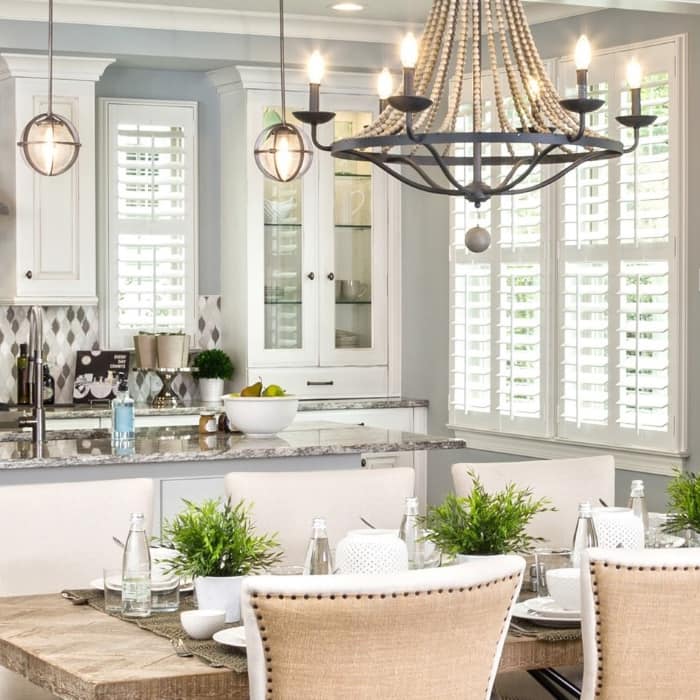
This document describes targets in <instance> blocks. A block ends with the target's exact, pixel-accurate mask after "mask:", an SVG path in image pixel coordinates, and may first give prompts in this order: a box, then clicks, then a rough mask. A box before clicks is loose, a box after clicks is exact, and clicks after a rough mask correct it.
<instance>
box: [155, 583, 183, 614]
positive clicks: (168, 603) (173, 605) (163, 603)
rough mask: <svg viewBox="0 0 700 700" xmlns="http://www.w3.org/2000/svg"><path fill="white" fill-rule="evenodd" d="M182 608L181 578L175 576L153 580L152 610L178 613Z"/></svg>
mask: <svg viewBox="0 0 700 700" xmlns="http://www.w3.org/2000/svg"><path fill="white" fill-rule="evenodd" d="M179 607H180V577H179V576H176V575H174V574H167V575H164V576H159V577H158V578H151V610H152V611H153V612H176V611H177V610H178V608H179Z"/></svg>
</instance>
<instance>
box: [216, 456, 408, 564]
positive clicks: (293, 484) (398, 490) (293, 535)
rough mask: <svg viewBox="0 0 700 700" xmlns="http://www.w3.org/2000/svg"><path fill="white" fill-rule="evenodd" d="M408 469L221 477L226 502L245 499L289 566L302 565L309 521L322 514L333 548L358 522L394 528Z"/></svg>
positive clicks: (359, 524)
mask: <svg viewBox="0 0 700 700" xmlns="http://www.w3.org/2000/svg"><path fill="white" fill-rule="evenodd" d="M414 482H415V473H414V471H413V469H410V468H406V467H396V468H394V469H347V470H345V469H343V470H328V471H308V472H231V473H229V474H227V475H226V477H225V479H224V488H225V491H226V497H227V498H230V499H231V502H232V503H237V502H238V501H240V500H241V499H245V500H246V501H247V502H248V503H251V504H252V515H253V519H254V521H255V524H256V527H257V529H258V531H259V532H266V533H273V532H274V533H277V540H278V541H279V543H280V547H281V549H282V551H283V552H284V558H285V561H286V562H287V563H289V564H302V563H303V562H304V557H305V554H306V548H307V545H308V543H309V535H310V534H311V521H312V519H313V518H315V517H325V518H326V519H327V524H328V539H329V541H330V544H331V547H335V546H336V545H337V544H338V542H339V541H340V539H342V538H343V537H344V536H345V534H346V533H347V531H348V530H357V529H358V528H363V527H364V525H363V524H362V521H361V520H360V518H361V517H363V518H365V519H366V520H368V521H369V522H371V523H372V524H373V525H374V526H375V527H378V528H395V529H398V527H399V525H400V523H401V517H402V515H403V510H404V502H405V499H406V497H407V496H412V495H413V488H414Z"/></svg>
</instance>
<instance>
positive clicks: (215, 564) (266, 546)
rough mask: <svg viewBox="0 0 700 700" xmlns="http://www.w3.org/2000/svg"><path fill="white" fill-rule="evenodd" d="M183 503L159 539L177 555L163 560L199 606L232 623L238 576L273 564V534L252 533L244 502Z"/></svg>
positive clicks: (237, 609) (235, 613)
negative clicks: (188, 581) (189, 584)
mask: <svg viewBox="0 0 700 700" xmlns="http://www.w3.org/2000/svg"><path fill="white" fill-rule="evenodd" d="M183 500H184V499H183ZM184 503H185V509H184V510H183V511H181V512H180V513H178V514H177V515H176V516H175V517H174V518H173V519H172V520H170V521H166V523H165V524H164V526H163V537H164V539H165V540H169V541H170V542H171V543H172V547H173V548H174V549H175V550H176V551H177V555H175V556H173V557H172V558H171V559H169V561H168V564H169V567H170V570H171V571H173V572H175V573H176V574H179V575H180V576H191V577H192V578H193V579H194V586H195V590H196V592H197V605H198V606H199V607H200V608H203V609H205V608H206V609H209V608H213V609H220V610H226V622H235V621H236V620H238V619H240V595H241V581H242V580H243V577H244V576H247V575H249V574H255V573H258V572H260V571H263V570H265V569H267V568H269V567H270V566H272V565H273V564H276V563H278V562H279V561H280V559H281V558H282V553H281V552H279V551H275V550H276V548H277V547H278V542H277V541H276V540H275V536H274V535H268V534H264V535H258V534H256V532H255V525H254V524H253V520H252V518H251V516H250V507H251V506H250V505H246V503H245V501H240V502H238V503H237V504H236V505H231V502H230V501H227V502H225V503H223V504H222V503H221V501H220V500H219V499H210V500H206V501H204V502H203V503H201V504H197V503H192V502H191V501H188V500H184Z"/></svg>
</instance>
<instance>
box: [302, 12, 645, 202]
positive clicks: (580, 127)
mask: <svg viewBox="0 0 700 700" xmlns="http://www.w3.org/2000/svg"><path fill="white" fill-rule="evenodd" d="M484 44H485V46H486V49H487V55H488V62H489V64H490V65H489V66H488V68H487V69H485V68H484V66H483V63H482V60H483V59H482V54H483V53H484ZM499 53H500V61H499ZM403 63H404V69H403V91H402V93H401V94H398V95H393V96H391V97H389V98H388V99H386V100H382V101H381V102H380V114H379V116H378V118H377V119H376V120H375V121H374V122H373V123H372V124H370V125H369V126H366V127H365V128H364V129H363V130H362V132H361V133H359V134H356V135H353V136H351V137H349V138H344V139H340V140H338V141H334V142H332V143H330V144H323V143H321V142H320V141H319V137H318V127H319V126H320V125H321V124H325V123H326V122H329V121H331V120H332V119H333V118H334V117H335V114H334V113H333V112H324V111H321V110H320V84H318V83H316V84H315V83H311V84H310V86H309V109H308V110H306V111H297V112H295V113H294V116H295V117H296V118H297V119H298V120H299V121H301V122H303V123H305V124H307V125H309V126H310V131H311V139H312V142H313V143H314V145H315V146H316V147H317V148H318V149H319V150H321V151H326V152H328V153H330V154H331V155H332V156H333V157H335V158H341V159H345V160H356V161H357V160H360V161H367V162H370V163H373V164H374V165H376V166H377V167H379V168H380V169H381V170H383V171H385V172H387V173H388V174H389V175H391V176H392V177H394V178H396V179H397V180H399V181H401V182H402V183H404V184H406V185H409V186H411V187H413V188H415V189H418V190H421V191H424V192H431V193H435V194H441V195H448V196H457V197H464V198H466V199H467V200H468V201H470V202H472V203H474V204H475V205H476V206H477V207H479V206H480V205H481V204H482V203H484V202H486V201H488V200H489V199H490V198H491V197H493V196H497V195H511V196H514V195H519V194H524V193H527V192H532V191H534V190H537V189H541V188H543V187H546V186H548V185H550V184H553V183H554V182H556V181H557V180H559V179H561V178H562V177H564V176H565V175H566V174H567V173H569V172H571V171H572V170H574V169H575V168H577V167H579V166H580V165H583V164H584V163H590V162H592V161H602V160H608V159H612V158H618V157H620V156H622V155H623V154H626V153H630V152H632V151H634V150H635V149H636V148H637V146H638V145H639V140H640V130H641V129H642V128H644V127H647V126H649V125H651V124H653V123H654V121H655V120H656V117H655V116H654V115H643V114H641V84H640V85H634V86H631V87H630V91H631V105H632V109H631V114H629V115H624V116H618V117H616V120H617V122H618V123H619V124H621V125H622V126H623V127H626V128H629V129H632V131H633V140H632V143H631V144H630V145H628V146H625V145H624V144H623V143H622V141H619V140H616V139H612V138H609V137H608V136H604V135H601V134H598V133H595V132H593V131H591V130H590V129H589V128H588V125H587V115H588V114H590V113H592V112H595V111H597V110H599V109H600V108H601V107H602V106H603V105H604V104H605V103H604V101H603V100H599V99H594V98H591V97H589V96H588V94H589V92H588V79H587V75H588V71H587V65H585V66H583V67H581V66H578V65H577V71H576V75H577V87H578V96H577V97H574V98H569V99H561V98H560V96H559V95H558V93H557V91H556V89H555V88H554V86H553V84H552V82H551V80H550V78H549V76H548V74H547V70H546V68H545V66H544V63H543V61H542V59H541V58H540V55H539V52H538V51H537V47H536V46H535V42H534V39H533V37H532V34H531V31H530V27H529V25H528V24H527V19H526V17H525V12H524V10H523V7H522V0H433V5H432V9H431V12H430V15H429V17H428V21H427V24H426V27H425V32H424V34H423V37H422V40H421V46H420V51H419V53H418V55H417V60H416V61H415V62H413V65H411V63H412V61H410V59H409V60H408V61H403ZM450 69H452V70H453V74H452V80H448V79H447V72H448V70H450ZM486 70H488V71H489V75H488V77H489V78H490V80H491V83H492V87H493V94H494V105H493V111H494V113H495V117H494V120H496V119H497V121H498V125H499V126H500V131H493V130H492V131H486V130H484V129H483V128H482V125H483V115H484V113H485V100H484V98H483V85H482V83H483V81H484V80H485V78H486V76H485V75H484V73H485V72H486ZM501 73H505V78H504V77H499V75H500V74H501ZM469 74H471V78H472V95H471V97H472V111H473V124H474V130H473V131H470V132H459V131H455V126H456V123H457V117H458V114H459V109H460V106H461V105H462V104H463V86H464V84H465V80H466V78H467V76H468V75H469ZM502 80H504V81H505V82H506V83H507V86H508V89H509V91H510V95H511V98H512V103H513V106H514V108H515V113H516V115H517V116H516V119H515V120H513V119H511V118H509V117H508V114H507V110H506V108H505V100H504V88H505V86H503V85H501V81H502ZM426 95H429V97H428V96H426ZM443 98H446V104H447V109H446V112H447V113H446V115H445V118H444V120H443V123H442V126H441V127H440V128H439V129H438V130H433V128H432V127H433V125H434V122H435V120H436V118H437V115H438V108H439V105H440V103H441V99H443ZM457 145H461V146H463V150H464V152H465V154H464V155H457V154H455V146H457ZM469 145H470V146H471V148H469V149H468V148H467V147H468V146H469ZM524 146H529V147H530V150H529V151H528V152H527V153H523V147H524ZM488 147H497V148H499V150H500V151H501V152H500V153H499V154H494V153H492V152H491V150H493V149H489V148H488ZM468 150H469V151H470V153H467V151H468ZM540 165H551V166H561V167H560V168H559V169H558V170H557V171H556V172H554V173H551V174H550V173H547V174H546V175H545V177H544V178H543V179H540V180H538V181H536V182H534V183H528V182H527V178H528V177H529V176H530V175H531V174H532V173H533V171H534V170H535V169H536V168H537V167H538V166H540ZM457 167H466V168H469V169H471V181H470V182H460V181H459V179H458V178H457V176H456V174H455V172H454V170H453V169H454V168H457ZM504 167H505V168H507V170H506V173H505V176H503V175H502V173H501V175H500V177H499V178H498V181H497V182H493V183H489V182H487V180H488V178H487V175H486V171H487V169H489V168H504ZM398 168H400V170H399V169H398Z"/></svg>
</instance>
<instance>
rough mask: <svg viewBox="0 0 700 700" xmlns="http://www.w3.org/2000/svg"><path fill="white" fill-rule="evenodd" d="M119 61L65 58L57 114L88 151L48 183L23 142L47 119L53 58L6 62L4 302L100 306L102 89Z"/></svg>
mask: <svg viewBox="0 0 700 700" xmlns="http://www.w3.org/2000/svg"><path fill="white" fill-rule="evenodd" d="M112 62H113V59H103V58H99V59H97V58H95V59H93V58H87V57H80V58H78V57H58V58H56V59H55V66H54V75H55V82H54V95H55V97H54V110H55V112H56V113H57V114H60V115H62V116H65V117H66V118H68V119H69V120H70V121H72V122H73V124H74V125H75V127H76V128H77V129H78V133H79V135H80V140H81V144H82V147H81V149H80V154H79V156H78V160H77V161H76V163H75V165H74V166H73V167H72V168H71V169H70V170H69V171H68V172H66V173H63V174H62V175H58V176H55V177H44V176H41V175H39V174H37V173H35V172H34V171H33V170H32V169H31V168H30V167H29V166H28V165H27V164H26V163H25V162H24V160H23V158H22V155H21V153H20V150H19V149H18V148H17V146H16V143H15V142H16V140H17V134H19V133H20V132H21V130H22V129H23V127H24V125H25V124H26V123H27V122H28V121H29V120H30V119H32V118H33V117H34V116H35V115H36V114H39V113H41V112H44V111H46V108H47V93H46V89H47V85H46V57H45V56H44V55H41V56H38V55H27V54H23V55H20V54H2V55H0V112H1V114H0V123H2V124H3V129H2V131H3V133H2V134H0V156H1V157H2V160H3V162H4V163H5V165H6V166H7V167H3V168H2V171H1V172H0V192H2V193H3V198H7V202H6V203H7V204H8V205H9V206H10V210H11V215H10V217H7V218H5V221H4V222H3V223H2V224H0V225H1V226H2V234H3V235H2V236H1V238H2V241H0V255H2V258H3V261H4V262H5V267H4V269H3V275H2V276H1V277H0V302H1V303H8V304H42V305H45V306H52V305H67V304H95V303H97V289H96V283H97V280H96V272H95V271H96V237H95V90H94V86H95V81H96V80H98V79H99V77H100V76H101V75H102V72H103V71H104V69H105V68H106V67H107V66H108V65H109V64H110V63H112Z"/></svg>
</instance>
